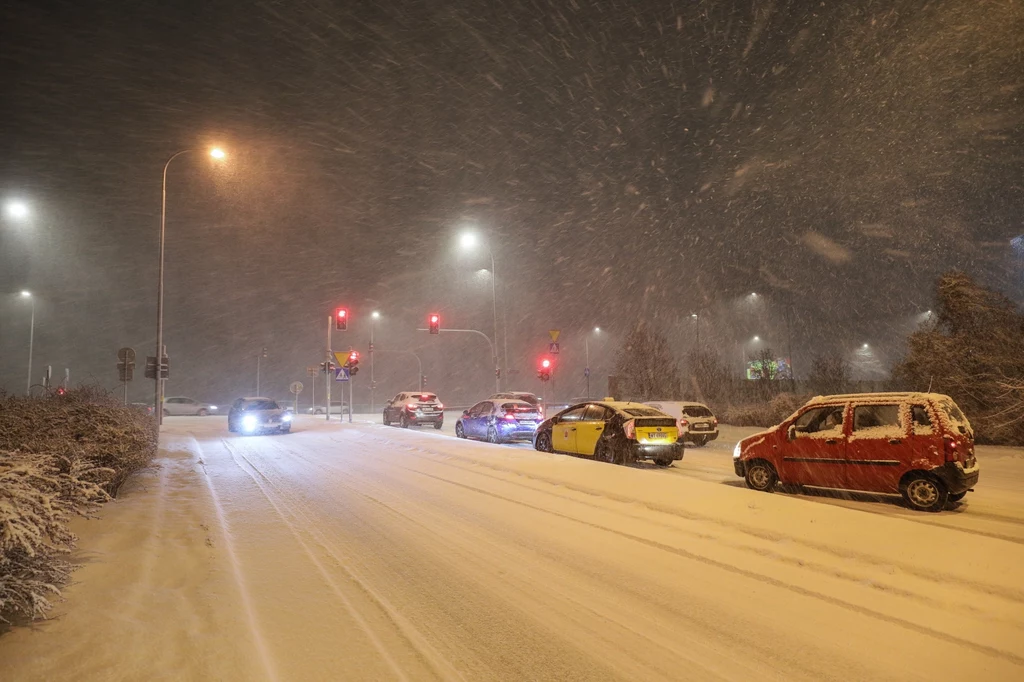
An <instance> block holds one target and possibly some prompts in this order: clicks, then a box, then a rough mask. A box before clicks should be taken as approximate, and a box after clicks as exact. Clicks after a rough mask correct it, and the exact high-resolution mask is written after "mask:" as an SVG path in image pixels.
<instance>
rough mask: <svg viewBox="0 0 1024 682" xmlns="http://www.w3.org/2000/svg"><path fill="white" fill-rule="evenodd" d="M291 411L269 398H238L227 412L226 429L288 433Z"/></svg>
mask: <svg viewBox="0 0 1024 682" xmlns="http://www.w3.org/2000/svg"><path fill="white" fill-rule="evenodd" d="M292 418H293V415H292V412H291V410H288V409H286V408H283V407H281V406H280V405H279V404H278V403H277V401H276V400H272V399H271V398H261V397H252V398H239V399H238V400H236V401H235V402H234V403H233V404H232V405H231V410H230V411H229V412H228V431H230V432H232V433H245V434H254V433H267V432H270V431H276V432H278V433H288V432H289V431H291V429H292Z"/></svg>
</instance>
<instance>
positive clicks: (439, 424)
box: [434, 422, 444, 431]
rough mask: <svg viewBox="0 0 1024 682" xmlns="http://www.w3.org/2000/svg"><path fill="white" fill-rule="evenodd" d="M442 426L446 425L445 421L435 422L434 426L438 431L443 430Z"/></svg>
mask: <svg viewBox="0 0 1024 682" xmlns="http://www.w3.org/2000/svg"><path fill="white" fill-rule="evenodd" d="M442 426H444V422H434V428H435V429H437V430H438V431H440V430H441V427H442Z"/></svg>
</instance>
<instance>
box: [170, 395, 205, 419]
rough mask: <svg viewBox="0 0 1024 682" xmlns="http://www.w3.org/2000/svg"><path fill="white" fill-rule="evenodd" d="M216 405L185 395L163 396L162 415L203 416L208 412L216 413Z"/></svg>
mask: <svg viewBox="0 0 1024 682" xmlns="http://www.w3.org/2000/svg"><path fill="white" fill-rule="evenodd" d="M216 413H217V406H216V405H211V404H209V403H201V402H199V401H198V400H194V399H192V398H185V397H181V396H178V397H174V398H164V415H165V416H168V417H184V416H196V417H205V416H206V415H208V414H216Z"/></svg>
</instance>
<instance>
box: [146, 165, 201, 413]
mask: <svg viewBox="0 0 1024 682" xmlns="http://www.w3.org/2000/svg"><path fill="white" fill-rule="evenodd" d="M190 151H192V150H191V149H182V150H181V151H180V152H178V153H176V154H174V156H172V157H171V158H169V159H167V163H165V164H164V179H163V186H162V201H161V204H160V267H159V276H158V278H157V285H156V379H155V381H154V383H155V391H154V398H153V413H154V414H155V415H156V423H157V425H158V426H159V425H160V424H163V423H164V411H163V381H162V380H161V379H160V375H161V374H162V372H161V371H160V369H161V367H162V365H163V357H164V356H163V348H164V233H165V232H166V228H167V167H168V166H170V165H171V161H174V160H175V159H176V158H178V157H179V156H181V155H182V154H186V153H188V152H190Z"/></svg>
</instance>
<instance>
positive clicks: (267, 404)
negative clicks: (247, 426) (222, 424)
mask: <svg viewBox="0 0 1024 682" xmlns="http://www.w3.org/2000/svg"><path fill="white" fill-rule="evenodd" d="M242 409H243V410H244V411H246V412H252V411H253V410H279V409H281V408H280V407H278V406H277V403H276V402H274V401H273V400H250V401H248V402H246V403H243V404H242ZM211 419H212V417H211Z"/></svg>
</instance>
